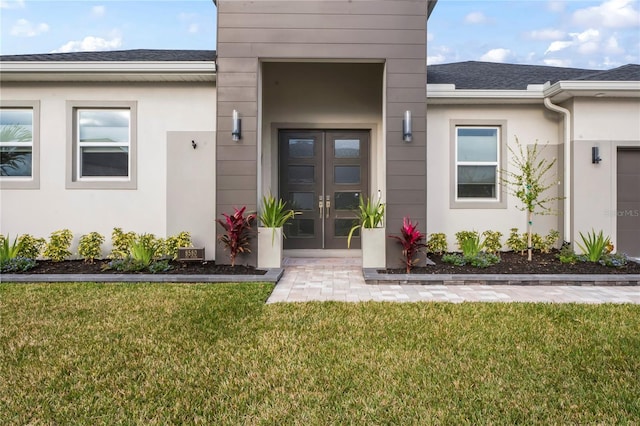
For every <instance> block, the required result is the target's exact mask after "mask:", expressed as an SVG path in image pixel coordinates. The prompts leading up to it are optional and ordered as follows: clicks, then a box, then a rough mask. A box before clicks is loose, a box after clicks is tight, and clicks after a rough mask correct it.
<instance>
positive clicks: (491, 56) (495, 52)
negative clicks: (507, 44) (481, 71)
mask: <svg viewBox="0 0 640 426" xmlns="http://www.w3.org/2000/svg"><path fill="white" fill-rule="evenodd" d="M509 57H511V51H510V50H509V49H502V48H498V49H491V50H490V51H488V52H487V53H485V54H484V55H482V56H481V57H480V60H481V61H485V62H506V61H507V60H508V58H509Z"/></svg>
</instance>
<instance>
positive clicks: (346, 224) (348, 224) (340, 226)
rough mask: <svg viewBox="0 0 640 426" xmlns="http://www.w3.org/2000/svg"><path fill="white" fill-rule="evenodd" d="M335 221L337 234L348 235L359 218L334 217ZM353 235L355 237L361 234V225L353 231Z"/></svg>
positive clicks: (339, 235)
mask: <svg viewBox="0 0 640 426" xmlns="http://www.w3.org/2000/svg"><path fill="white" fill-rule="evenodd" d="M333 223H334V226H335V236H336V237H347V236H348V235H349V231H351V228H353V227H354V226H355V225H357V224H358V219H334V221H333ZM353 235H354V236H355V237H357V236H360V228H359V227H358V229H356V230H355V231H354V232H353Z"/></svg>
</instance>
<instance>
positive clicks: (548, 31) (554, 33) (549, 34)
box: [525, 28, 565, 40]
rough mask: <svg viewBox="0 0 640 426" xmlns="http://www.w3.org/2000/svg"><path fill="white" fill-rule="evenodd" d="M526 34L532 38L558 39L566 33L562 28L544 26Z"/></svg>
mask: <svg viewBox="0 0 640 426" xmlns="http://www.w3.org/2000/svg"><path fill="white" fill-rule="evenodd" d="M525 35H526V37H527V38H529V39H531V40H556V39H559V38H562V37H564V35H565V33H564V31H562V30H556V29H553V28H543V29H541V30H533V31H529V32H528V33H526V34H525Z"/></svg>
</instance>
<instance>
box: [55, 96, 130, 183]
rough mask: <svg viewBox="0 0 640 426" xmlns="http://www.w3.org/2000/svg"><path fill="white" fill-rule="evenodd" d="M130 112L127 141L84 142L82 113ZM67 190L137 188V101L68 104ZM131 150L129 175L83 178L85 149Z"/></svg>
mask: <svg viewBox="0 0 640 426" xmlns="http://www.w3.org/2000/svg"><path fill="white" fill-rule="evenodd" d="M107 110H112V111H113V110H128V111H129V140H128V141H127V142H102V143H95V142H80V120H79V115H80V112H81V111H107ZM67 114H68V117H67V120H68V126H67V129H68V130H67V132H68V135H67V141H68V146H67V182H66V183H67V188H68V189H136V188H137V167H136V162H137V156H136V151H137V137H136V135H137V102H135V101H123V102H118V101H68V102H67ZM84 147H92V148H103V147H127V148H128V176H82V174H81V158H82V148H84Z"/></svg>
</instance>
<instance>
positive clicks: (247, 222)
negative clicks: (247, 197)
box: [216, 207, 256, 266]
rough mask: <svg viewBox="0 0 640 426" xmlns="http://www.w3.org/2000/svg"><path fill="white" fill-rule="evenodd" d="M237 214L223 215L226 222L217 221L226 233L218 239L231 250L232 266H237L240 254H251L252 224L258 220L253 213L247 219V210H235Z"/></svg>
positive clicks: (244, 208)
mask: <svg viewBox="0 0 640 426" xmlns="http://www.w3.org/2000/svg"><path fill="white" fill-rule="evenodd" d="M233 209H234V210H235V212H234V213H233V214H232V215H228V214H226V213H222V216H224V220H222V219H216V222H218V224H219V225H220V226H222V227H223V228H224V230H225V233H224V234H222V235H220V236H219V237H218V240H220V242H221V243H222V244H224V245H225V247H226V248H227V249H228V250H229V257H230V259H231V266H235V265H236V256H237V255H238V254H240V253H251V250H250V249H249V231H250V230H251V224H252V223H253V221H254V220H255V219H256V214H255V213H251V214H248V215H247V216H246V217H245V215H244V211H245V210H246V209H247V208H246V207H243V208H241V209H237V208H235V207H234V208H233Z"/></svg>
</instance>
